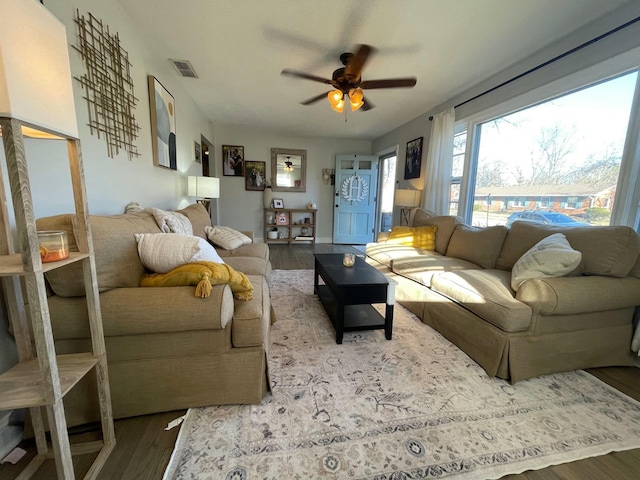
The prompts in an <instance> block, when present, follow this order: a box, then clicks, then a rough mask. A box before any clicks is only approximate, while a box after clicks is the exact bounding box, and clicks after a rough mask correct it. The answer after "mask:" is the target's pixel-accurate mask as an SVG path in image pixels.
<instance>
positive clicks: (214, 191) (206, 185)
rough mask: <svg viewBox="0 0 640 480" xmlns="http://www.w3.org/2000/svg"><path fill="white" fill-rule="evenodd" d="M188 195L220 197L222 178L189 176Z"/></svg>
mask: <svg viewBox="0 0 640 480" xmlns="http://www.w3.org/2000/svg"><path fill="white" fill-rule="evenodd" d="M187 195H188V196H190V197H203V198H220V179H219V178H216V177H196V176H189V177H187Z"/></svg>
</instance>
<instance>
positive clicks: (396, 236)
mask: <svg viewBox="0 0 640 480" xmlns="http://www.w3.org/2000/svg"><path fill="white" fill-rule="evenodd" d="M437 229H438V227H434V226H422V227H404V226H395V227H393V228H392V229H391V232H389V237H388V239H387V243H393V244H399V245H407V246H408V247H416V248H421V249H424V250H435V248H436V230H437Z"/></svg>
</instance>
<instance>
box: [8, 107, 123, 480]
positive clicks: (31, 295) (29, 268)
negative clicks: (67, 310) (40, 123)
mask: <svg viewBox="0 0 640 480" xmlns="http://www.w3.org/2000/svg"><path fill="white" fill-rule="evenodd" d="M30 127H34V126H33V125H30ZM0 128H1V129H2V142H3V144H4V151H5V156H6V162H7V172H8V176H9V182H10V186H11V196H12V200H13V209H14V213H15V225H16V228H17V231H18V240H19V247H20V248H19V249H18V250H19V251H20V252H21V253H16V249H15V248H14V246H13V236H12V232H11V222H10V221H9V213H8V210H7V202H6V192H5V187H4V180H3V179H2V178H0V203H1V205H0V225H1V227H2V233H1V234H0V278H1V280H2V286H3V288H4V291H5V294H6V298H7V308H8V311H9V320H10V322H11V327H12V330H13V333H14V337H15V340H16V344H17V349H18V356H19V363H18V364H17V365H16V366H14V367H13V368H11V369H10V370H9V371H7V372H5V373H4V374H2V375H0V410H9V409H17V408H29V409H30V414H31V420H32V423H33V429H34V434H35V439H36V445H37V448H38V454H37V455H36V457H35V458H34V459H33V460H32V461H31V462H30V463H29V465H27V467H26V468H25V469H24V471H23V472H22V473H21V474H20V476H19V477H18V478H20V479H26V478H30V477H31V476H32V475H33V474H34V473H35V472H36V471H37V469H38V468H39V466H40V465H41V464H42V463H43V462H44V460H45V459H47V458H51V454H50V453H49V447H48V445H47V439H46V436H45V426H44V421H43V415H42V407H44V409H45V410H46V417H47V419H48V427H49V431H50V434H51V444H52V447H53V457H54V458H55V462H56V471H57V476H58V478H59V479H65V480H66V479H74V478H75V474H74V470H73V462H72V459H71V447H70V444H69V437H68V432H67V424H66V419H65V413H64V404H63V398H64V396H65V395H66V393H67V392H68V391H69V390H71V389H72V388H73V387H74V386H75V385H76V384H77V383H78V381H80V380H81V379H82V378H83V377H84V376H85V375H87V374H88V373H89V372H91V371H95V372H96V378H97V390H98V399H99V403H100V413H101V422H102V437H103V438H102V441H101V442H91V443H90V444H86V445H74V447H73V449H74V452H75V451H78V452H82V453H87V452H91V451H99V453H98V455H97V457H96V459H95V460H94V462H93V465H92V466H91V467H90V469H89V471H88V472H87V474H86V475H85V476H84V478H85V479H93V478H96V477H97V475H98V473H99V471H100V469H101V468H102V466H103V465H104V463H105V461H106V459H107V458H108V456H109V454H110V453H111V450H113V447H114V446H115V433H114V427H113V415H112V411H111V395H110V391H109V376H108V371H107V357H106V352H105V345H104V336H103V329H102V317H101V314H100V301H99V296H98V283H97V280H96V267H95V259H94V254H93V244H92V241H91V231H90V227H89V213H88V209H87V195H86V190H85V185H84V172H83V166H82V155H81V152H80V141H79V140H78V139H75V138H69V137H65V136H64V135H60V134H59V133H57V132H51V131H48V132H46V133H53V134H56V135H59V137H61V138H62V139H63V140H66V142H67V150H68V154H69V168H70V171H71V183H72V188H73V197H74V204H75V212H76V221H77V222H76V223H77V226H78V228H77V231H76V243H77V245H78V250H79V253H71V255H70V256H69V258H68V259H65V260H61V261H59V262H53V263H46V264H43V263H42V262H41V259H40V251H39V242H38V235H37V230H36V222H35V216H34V212H33V203H32V198H31V189H30V185H29V175H28V171H27V161H26V156H25V149H24V139H23V136H22V124H21V122H20V121H18V120H15V119H10V118H0ZM0 176H1V172H0ZM74 262H81V264H82V267H83V276H84V284H85V290H86V299H87V309H88V313H89V323H90V329H91V339H92V351H91V352H86V353H79V354H73V355H56V353H55V347H54V339H53V332H52V329H51V320H50V317H49V306H48V303H47V292H46V287H45V279H44V274H45V272H47V271H50V270H53V269H56V268H60V267H63V266H65V265H68V264H70V263H74ZM23 282H24V286H25V288H24V289H23ZM25 303H26V304H28V305H29V309H28V312H29V314H27V309H26V308H25ZM29 325H30V326H31V329H30V328H29ZM30 332H33V334H31V333H30ZM33 343H35V352H34V351H33V348H32V344H33Z"/></svg>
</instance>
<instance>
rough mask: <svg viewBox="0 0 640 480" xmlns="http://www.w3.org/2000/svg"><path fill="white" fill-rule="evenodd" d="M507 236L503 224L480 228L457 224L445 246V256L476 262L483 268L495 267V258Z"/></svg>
mask: <svg viewBox="0 0 640 480" xmlns="http://www.w3.org/2000/svg"><path fill="white" fill-rule="evenodd" d="M506 236H507V228H506V227H505V226H503V225H495V226H492V227H486V228H480V227H472V226H469V225H464V224H458V225H456V228H455V229H454V230H453V234H452V235H451V240H449V245H448V246H447V253H446V255H447V257H456V258H461V259H463V260H467V261H469V262H473V263H476V264H478V265H480V266H481V267H483V268H495V266H496V260H497V259H498V255H499V254H500V250H501V249H502V243H503V242H504V239H505V237H506Z"/></svg>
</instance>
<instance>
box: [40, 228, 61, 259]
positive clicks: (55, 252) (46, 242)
mask: <svg viewBox="0 0 640 480" xmlns="http://www.w3.org/2000/svg"><path fill="white" fill-rule="evenodd" d="M38 243H39V244H40V260H42V263H48V262H57V261H58V260H64V259H65V258H69V240H68V238H67V232H63V231H59V230H41V231H39V232H38Z"/></svg>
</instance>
